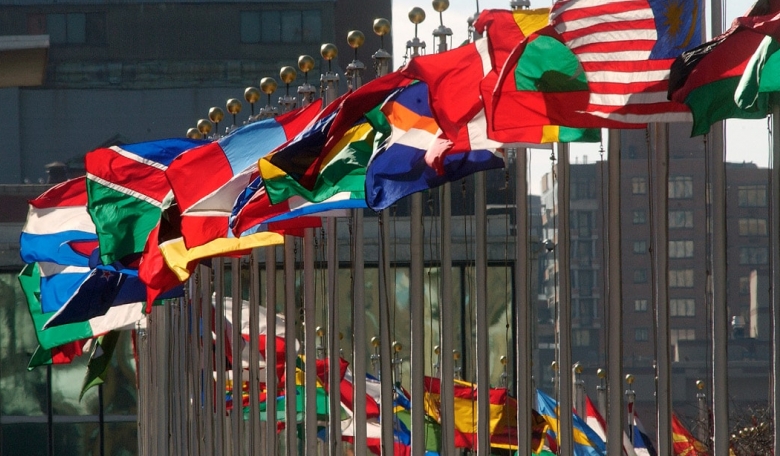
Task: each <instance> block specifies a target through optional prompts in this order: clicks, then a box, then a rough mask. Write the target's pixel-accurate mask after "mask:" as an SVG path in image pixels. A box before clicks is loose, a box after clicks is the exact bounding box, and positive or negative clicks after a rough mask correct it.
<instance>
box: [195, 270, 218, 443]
mask: <svg viewBox="0 0 780 456" xmlns="http://www.w3.org/2000/svg"><path fill="white" fill-rule="evenodd" d="M198 269H199V270H200V289H201V292H200V307H199V308H200V318H201V325H202V326H201V328H200V338H201V343H202V345H203V349H201V353H200V354H201V366H202V369H203V372H202V378H203V381H202V389H200V390H198V392H197V394H198V395H200V394H203V396H204V397H205V399H204V401H205V410H204V412H203V414H204V418H203V428H204V429H205V435H204V440H205V450H204V452H203V453H204V454H209V455H210V454H215V451H214V412H215V410H214V409H215V406H214V395H213V394H211V392H212V391H215V389H214V339H213V336H212V331H213V327H214V325H213V323H214V318H213V313H212V312H213V311H214V306H213V305H212V303H211V296H212V293H213V289H212V282H211V269H210V268H207V267H206V266H203V265H200V266H198Z"/></svg>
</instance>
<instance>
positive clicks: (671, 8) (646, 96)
mask: <svg viewBox="0 0 780 456" xmlns="http://www.w3.org/2000/svg"><path fill="white" fill-rule="evenodd" d="M702 14H704V7H703V5H702V0H684V1H676V0H675V1H670V0H637V1H631V2H626V1H624V0H561V1H558V2H556V3H555V4H554V5H553V7H552V11H551V12H550V23H551V24H552V25H553V26H554V27H555V29H556V30H557V31H558V33H560V34H561V37H562V39H563V42H564V43H565V44H566V45H567V46H568V47H569V49H571V50H572V52H574V54H575V55H576V56H577V58H578V59H579V61H580V63H581V64H582V68H583V70H584V71H585V78H586V79H587V81H588V88H589V91H590V95H589V100H588V106H587V108H586V109H585V112H587V113H588V114H592V115H593V118H594V119H595V118H599V117H600V118H603V119H606V120H611V121H618V122H625V123H638V124H641V123H647V122H684V121H689V120H690V119H691V116H690V112H689V110H688V107H687V106H685V105H684V104H681V103H677V102H673V101H669V100H667V97H666V92H667V88H668V79H669V68H670V67H671V65H672V62H673V61H674V59H675V58H676V57H677V56H678V55H680V53H681V52H683V51H686V50H688V49H692V48H694V47H696V46H698V45H699V44H700V43H701V36H702V33H701V23H702V21H701V16H702ZM573 126H582V127H601V126H604V124H600V123H598V122H597V121H596V122H594V124H593V125H573Z"/></svg>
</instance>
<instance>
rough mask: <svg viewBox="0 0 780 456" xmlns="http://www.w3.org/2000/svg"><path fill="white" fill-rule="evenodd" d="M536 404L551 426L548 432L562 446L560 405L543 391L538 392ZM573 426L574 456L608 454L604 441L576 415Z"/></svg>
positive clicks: (600, 455)
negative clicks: (559, 434)
mask: <svg viewBox="0 0 780 456" xmlns="http://www.w3.org/2000/svg"><path fill="white" fill-rule="evenodd" d="M536 402H537V406H538V407H539V414H540V415H542V416H543V417H544V418H545V419H546V420H547V422H548V423H549V424H550V429H549V431H548V432H550V433H552V434H553V436H554V437H555V438H556V439H557V440H558V442H559V443H558V444H559V445H560V437H558V436H557V434H556V430H557V429H559V426H558V412H559V410H558V403H557V402H556V401H555V399H553V398H551V397H550V396H548V395H546V394H544V393H543V392H542V391H541V390H536ZM564 413H565V412H564ZM569 413H571V412H569ZM572 424H573V426H574V428H573V429H572V434H573V437H574V442H573V443H574V456H604V455H605V454H606V452H607V450H606V447H605V445H604V441H603V440H601V438H600V437H599V436H598V434H596V432H595V431H593V429H591V428H590V426H588V425H587V423H585V421H583V420H582V418H580V417H579V416H577V414H575V413H572Z"/></svg>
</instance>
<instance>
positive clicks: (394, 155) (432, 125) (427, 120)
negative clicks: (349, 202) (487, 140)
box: [366, 83, 504, 211]
mask: <svg viewBox="0 0 780 456" xmlns="http://www.w3.org/2000/svg"><path fill="white" fill-rule="evenodd" d="M381 111H382V113H383V114H384V115H385V117H386V122H387V123H388V125H389V126H390V128H391V129H392V133H391V136H390V138H389V139H388V140H387V141H386V142H385V143H384V144H383V145H382V146H381V147H380V148H378V150H377V151H376V152H375V153H374V155H373V156H372V157H371V161H369V164H368V169H367V170H366V200H367V203H368V206H369V207H370V208H371V209H373V210H375V211H379V210H382V209H385V208H387V207H389V206H390V205H392V204H393V203H395V202H396V201H398V200H399V199H401V198H403V197H405V196H407V195H410V194H412V193H415V192H419V191H423V190H426V189H431V188H435V187H437V186H439V185H442V184H444V183H445V182H451V181H455V180H458V179H461V178H463V177H466V176H468V175H471V174H473V173H475V172H478V171H484V170H488V169H494V168H502V167H503V166H504V158H503V156H502V155H501V154H500V153H497V152H495V151H494V150H488V149H479V150H471V149H469V148H468V147H467V145H468V137H463V136H462V135H461V136H460V137H458V138H455V139H454V140H452V141H450V140H448V139H446V138H442V137H441V136H440V135H439V126H438V125H437V123H436V120H434V118H433V114H432V112H431V109H430V105H429V101H428V86H427V85H426V84H425V83H417V84H413V85H410V86H408V87H405V88H403V89H402V90H399V91H398V92H396V93H395V94H394V95H393V96H392V97H390V98H389V99H388V101H387V102H386V103H385V104H384V106H383V107H382V109H381ZM426 154H432V155H433V156H435V157H441V158H442V160H443V161H442V162H441V166H442V168H441V170H442V171H443V173H440V172H439V170H437V169H436V168H435V167H433V166H431V165H430V161H429V160H427V159H426Z"/></svg>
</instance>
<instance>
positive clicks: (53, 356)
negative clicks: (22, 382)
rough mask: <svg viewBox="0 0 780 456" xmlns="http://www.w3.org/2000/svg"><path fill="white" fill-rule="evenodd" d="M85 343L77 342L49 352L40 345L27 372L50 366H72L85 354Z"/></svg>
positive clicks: (28, 365)
mask: <svg viewBox="0 0 780 456" xmlns="http://www.w3.org/2000/svg"><path fill="white" fill-rule="evenodd" d="M85 343H86V341H83V340H77V341H75V342H70V343H67V344H64V345H60V346H59V347H54V348H50V349H48V350H44V349H43V347H41V346H40V345H38V347H37V348H36V349H35V351H34V352H33V355H32V357H30V362H29V363H28V364H27V370H33V369H35V368H36V367H38V366H46V365H49V364H70V363H72V362H73V360H74V359H76V358H77V357H79V356H81V355H82V354H83V353H84V345H85Z"/></svg>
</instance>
